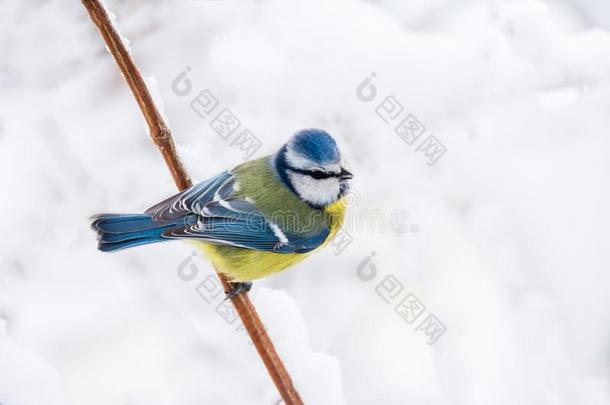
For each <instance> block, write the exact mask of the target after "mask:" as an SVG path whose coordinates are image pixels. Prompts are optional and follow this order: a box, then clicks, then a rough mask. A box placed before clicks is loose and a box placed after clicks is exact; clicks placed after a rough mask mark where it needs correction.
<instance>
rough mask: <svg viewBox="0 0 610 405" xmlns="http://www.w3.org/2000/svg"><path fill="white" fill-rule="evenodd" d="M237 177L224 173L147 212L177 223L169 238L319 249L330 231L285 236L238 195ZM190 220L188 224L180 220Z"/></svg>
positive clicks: (286, 250) (270, 248)
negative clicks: (236, 194) (188, 218)
mask: <svg viewBox="0 0 610 405" xmlns="http://www.w3.org/2000/svg"><path fill="white" fill-rule="evenodd" d="M236 187H238V186H236V182H235V178H234V177H233V176H232V174H231V172H229V171H227V172H223V173H221V174H219V175H217V176H215V177H213V178H211V179H209V180H206V181H204V182H201V183H199V184H196V185H194V186H192V187H190V188H188V189H186V190H184V191H183V192H181V193H179V194H177V195H175V196H173V197H170V198H168V199H167V200H165V201H162V202H160V203H159V204H157V205H155V206H153V207H151V208H149V209H148V210H146V212H145V213H146V214H148V215H150V216H151V217H152V220H153V221H155V222H157V223H160V224H164V223H175V224H178V225H179V226H177V227H175V228H174V227H172V228H170V229H168V230H166V231H164V232H163V236H164V237H167V238H181V239H182V238H186V239H194V240H200V241H202V242H208V243H214V244H219V245H227V246H234V247H240V248H245V249H254V250H265V251H272V252H278V253H306V252H309V251H311V250H313V249H315V248H317V247H318V246H320V245H321V244H322V243H324V241H325V240H326V238H327V237H328V234H329V232H330V230H329V229H328V228H324V229H323V230H321V231H320V232H317V233H315V234H307V235H295V234H287V233H285V232H284V231H283V230H282V229H281V227H280V226H278V225H277V224H274V223H272V222H271V221H270V220H269V219H268V218H266V217H265V215H263V213H261V212H260V211H259V210H258V209H257V208H256V207H255V206H254V204H253V203H251V202H250V201H248V200H247V199H244V198H239V197H236V196H235V192H236ZM185 217H191V220H189V221H181V219H183V218H185Z"/></svg>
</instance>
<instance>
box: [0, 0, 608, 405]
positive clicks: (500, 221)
mask: <svg viewBox="0 0 610 405" xmlns="http://www.w3.org/2000/svg"><path fill="white" fill-rule="evenodd" d="M107 6H108V7H109V8H110V9H111V10H112V11H113V12H114V13H115V14H116V15H117V24H118V25H119V27H120V29H121V31H122V33H123V35H124V36H125V37H126V38H128V39H129V42H130V46H131V49H132V51H133V55H134V57H135V59H136V61H137V63H138V65H139V66H140V68H141V70H142V72H143V74H144V75H145V76H146V77H147V81H148V83H149V84H150V85H151V86H152V87H153V88H154V91H155V93H156V95H157V97H158V99H159V100H162V102H163V110H164V113H165V115H166V116H167V118H168V121H169V123H170V125H171V128H172V130H173V132H174V136H175V138H176V142H177V143H178V145H179V149H180V153H181V156H182V157H183V159H184V161H185V163H186V165H187V167H188V169H189V172H190V173H191V175H192V176H193V177H194V178H195V179H197V180H201V179H204V178H206V177H207V176H210V175H212V174H215V173H217V172H219V171H221V170H223V169H225V168H228V167H231V166H233V165H235V164H237V163H240V162H241V161H242V159H243V154H244V153H243V152H242V151H241V150H239V148H238V147H237V146H238V145H235V144H233V145H232V138H229V139H228V140H224V139H222V138H221V137H219V136H218V135H217V134H216V133H215V132H214V131H213V130H212V128H211V127H210V122H211V120H212V119H213V118H214V117H213V116H209V117H200V116H199V115H197V113H195V112H194V111H193V109H191V107H190V105H189V103H190V101H191V100H192V99H193V98H194V97H195V96H197V94H199V92H200V91H201V90H204V89H208V90H209V91H210V92H211V94H213V95H214V97H216V98H217V99H218V101H219V102H220V106H222V107H223V108H228V109H230V110H231V111H232V112H233V113H234V114H235V116H237V117H238V118H239V120H240V121H241V123H242V127H241V128H248V129H250V130H251V131H252V133H253V134H255V136H256V137H257V138H258V139H260V141H261V144H262V146H261V147H260V149H259V150H258V151H257V152H256V156H262V155H263V154H268V153H273V152H274V151H275V150H276V149H277V148H279V147H280V145H281V144H282V143H283V142H284V141H285V140H286V139H287V137H288V136H290V135H291V134H292V133H293V132H294V131H296V130H297V129H300V128H304V127H321V128H325V129H326V130H328V131H329V132H331V133H332V134H333V135H334V136H335V137H336V138H337V140H338V141H339V143H340V145H341V146H342V148H343V150H344V154H345V156H346V158H347V159H348V161H349V163H350V164H351V168H352V170H353V171H354V173H355V175H356V178H355V184H354V187H355V192H354V193H353V195H352V196H351V198H352V199H351V203H350V205H351V212H352V213H353V214H352V215H355V216H356V217H358V216H359V218H361V217H362V216H364V217H367V218H370V216H371V215H373V214H371V213H375V215H377V214H378V213H380V212H381V213H382V215H383V221H382V222H383V223H385V224H387V223H388V222H391V218H393V217H392V213H395V212H399V213H402V214H401V218H402V220H404V219H405V218H406V222H405V221H402V222H401V224H402V225H404V226H403V227H402V228H401V231H402V232H398V231H397V230H396V226H385V227H382V226H378V225H376V226H375V227H374V228H375V229H367V227H366V226H355V227H354V226H352V227H351V228H349V229H347V231H348V232H349V235H350V236H351V237H352V239H353V241H352V242H351V243H350V244H349V245H347V246H343V248H344V250H342V251H339V250H340V249H338V248H337V247H336V246H335V247H332V246H331V247H328V248H327V249H326V250H324V251H321V252H319V253H318V254H317V255H314V256H313V257H311V258H310V259H308V260H307V261H305V262H303V263H302V264H300V265H298V266H297V267H295V268H293V269H291V270H289V271H287V272H285V273H282V274H279V275H277V276H274V277H272V278H269V279H266V280H263V281H260V282H258V283H255V286H254V288H253V292H252V297H253V300H254V301H255V303H256V305H257V307H258V309H259V311H260V313H261V317H262V319H263V320H264V322H265V324H266V325H267V329H268V331H269V333H270V335H271V337H272V338H273V339H274V341H275V342H276V345H277V348H278V350H279V352H280V354H281V355H282V356H283V358H284V360H285V362H286V364H287V367H288V369H289V371H290V372H291V374H292V375H293V378H294V380H295V383H296V385H297V388H298V389H299V391H300V393H301V395H302V397H303V399H304V400H305V403H307V404H333V405H334V404H343V403H345V404H464V405H466V404H468V405H472V404H481V405H483V404H485V405H487V404H511V405H512V404H552V405H555V404H557V405H559V404H587V405H601V404H606V405H607V404H609V403H610V378H609V375H610V370H609V369H610V294H609V286H610V273H609V272H608V270H609V267H610V257H609V251H610V249H609V246H608V240H609V238H608V234H607V232H608V231H607V229H608V228H609V227H610V215H609V214H608V209H607V207H609V206H610V192H609V190H608V185H609V180H610V160H609V159H608V153H609V151H610V148H609V147H610V137H609V135H610V32H609V30H610V3H609V2H608V1H607V0H585V1H564V2H555V1H533V0H532V1H476V0H472V1H461V2H456V1H448V0H434V1H425V0H418V1H410V2H403V1H399V0H380V1H355V0H352V1H348V0H337V1H332V2H330V1H326V2H324V1H322V0H310V1H285V0H264V1H236V0H235V1H181V2H169V1H168V2H163V3H162V2H145V1H109V0H108V1H107ZM187 67H188V68H189V69H190V70H188V71H186V70H185V69H186V68H187ZM181 72H186V73H188V74H187V76H186V77H183V79H186V80H188V81H189V83H190V86H191V87H190V89H191V92H190V93H189V94H187V95H180V94H177V93H176V91H174V90H172V82H174V80H176V78H177V77H178V75H180V74H181ZM373 72H374V73H375V77H374V78H373V80H372V82H371V83H369V84H370V85H371V86H374V88H375V89H376V91H377V93H376V99H375V100H373V101H370V102H365V101H362V100H361V99H360V98H358V97H357V93H356V89H357V87H358V86H359V85H360V84H361V83H362V82H363V80H365V79H366V78H367V77H369V75H370V74H371V73H373ZM185 83H186V82H184V81H182V82H181V85H185ZM367 88H368V89H369V90H370V89H371V88H370V87H367ZM183 89H184V88H183ZM386 96H394V99H395V100H397V101H398V102H400V104H401V105H402V107H403V108H404V111H403V112H402V114H401V115H400V117H399V118H398V119H397V121H394V122H392V123H389V124H386V123H385V122H384V121H383V120H382V119H381V118H380V117H379V116H378V115H377V114H376V112H375V110H376V108H377V106H378V105H379V104H380V103H381V102H382V101H383V100H384V98H385V97H386ZM219 108H220V107H219ZM407 114H412V115H413V116H415V117H416V118H417V119H418V120H419V121H420V122H421V123H422V124H423V125H424V126H425V127H426V132H425V134H424V135H422V138H420V140H419V141H417V142H416V143H414V144H413V145H408V144H407V143H405V142H404V141H403V140H402V139H401V138H400V137H399V136H398V135H396V133H395V132H394V128H395V126H396V124H397V122H398V121H400V120H401V119H402V118H403V117H405V116H406V115H407ZM428 135H434V136H435V137H436V138H437V139H438V140H439V141H440V142H442V144H443V145H444V146H445V147H446V153H445V154H444V155H442V157H441V158H440V159H439V160H438V161H437V162H436V163H435V164H434V165H429V164H428V158H427V156H426V155H425V153H424V151H422V150H419V151H418V150H417V146H418V145H419V144H420V142H421V140H423V139H424V138H425V137H427V136H428ZM0 184H1V185H2V192H1V197H0V209H1V211H2V213H3V215H2V221H1V222H0V230H1V235H2V237H0V403H1V404H2V405H39V404H43V403H44V404H46V405H57V404H78V405H81V404H82V405H94V404H100V405H101V404H104V405H108V404H121V405H157V404H168V405H174V404H178V405H190V404H193V405H194V404H198V405H200V404H224V403H226V404H268V405H274V404H276V403H278V399H279V396H278V394H277V392H276V390H275V388H274V387H273V385H272V383H271V381H270V378H269V377H268V375H267V374H266V372H265V371H264V369H263V366H262V364H261V362H260V361H259V358H258V356H257V355H256V353H255V350H254V348H253V347H252V346H251V344H250V343H249V341H248V339H247V337H246V336H245V334H244V333H243V332H242V331H239V330H237V331H236V329H238V322H239V321H234V320H233V319H225V318H223V316H222V315H221V313H224V312H222V311H220V310H219V311H217V310H216V306H217V304H218V302H219V301H218V300H216V301H214V300H210V301H211V302H210V303H208V302H206V300H205V299H204V297H203V296H202V295H201V294H200V293H201V289H199V290H198V286H199V285H200V283H201V282H203V281H204V280H206V277H209V276H210V275H211V274H212V269H211V267H210V266H209V265H208V264H207V263H205V262H204V261H202V260H201V259H200V258H197V257H193V256H192V252H193V250H192V248H191V247H190V246H188V245H185V244H181V243H177V242H176V243H167V244H162V245H152V246H146V247H142V248H138V249H134V250H129V251H124V252H121V253H117V254H102V253H100V252H98V251H96V249H95V237H94V235H93V233H92V232H91V231H90V230H89V227H88V217H89V216H90V215H92V214H95V213H98V212H139V211H142V210H144V209H146V208H147V207H148V206H150V205H152V204H153V203H155V202H157V201H159V200H161V199H163V198H165V197H167V196H169V195H171V194H173V193H174V192H175V186H174V184H173V182H172V180H171V178H170V176H169V174H168V171H167V169H166V167H165V165H164V163H163V161H162V159H161V157H160V155H159V153H158V151H157V149H156V148H155V147H154V145H153V144H152V143H151V142H150V140H149V138H148V136H147V133H146V127H145V124H144V121H143V119H142V117H141V114H140V112H139V110H138V107H137V105H136V103H135V101H134V100H133V97H132V96H131V94H130V92H129V90H128V88H127V86H126V84H125V83H124V81H123V78H122V77H121V75H120V74H119V73H118V70H117V68H116V66H115V62H114V61H113V59H112V58H111V57H110V55H109V54H108V53H107V52H106V51H105V49H104V46H103V43H102V41H101V38H100V36H99V34H98V32H97V31H96V30H95V28H94V26H93V25H92V23H91V21H90V20H89V17H88V15H87V14H86V12H85V11H84V9H83V7H82V6H81V4H80V3H79V2H76V1H74V2H66V1H64V2H60V1H41V0H36V1H34V0H28V1H17V0H2V1H1V2H0ZM604 207H606V208H604ZM406 213H408V217H406ZM384 221H385V222H384ZM390 225H392V224H390ZM394 225H396V224H395V223H394ZM405 231H406V232H405ZM371 252H375V253H374V256H373V254H372V253H371ZM363 272H368V273H367V274H369V275H370V274H373V276H374V277H373V279H372V280H369V281H366V277H362V274H363ZM187 273H188V275H189V276H190V278H187V277H185V274H187ZM180 275H182V277H180ZM390 275H392V276H393V278H386V277H387V276H390ZM384 280H385V281H384ZM389 281H393V282H394V283H395V284H394V285H396V286H398V284H397V283H400V285H401V286H402V290H401V291H399V292H400V294H397V295H396V296H395V297H394V299H393V300H392V299H389V301H390V302H386V301H385V300H384V299H383V298H382V297H381V295H383V287H387V286H388V285H389V284H388V282H389ZM380 283H381V287H379V285H380ZM396 288H399V287H396ZM397 291H398V290H397V289H395V290H393V294H394V293H396V292H397ZM408 293H411V294H413V296H415V297H417V298H418V299H419V300H420V301H421V303H423V305H425V311H424V312H423V313H422V314H421V316H420V317H419V318H417V319H416V320H415V321H413V322H412V323H408V322H406V321H405V320H404V319H402V318H401V317H400V316H399V315H398V314H397V313H396V312H395V308H396V305H399V303H400V301H401V300H402V299H403V298H404V297H405V296H407V294H408ZM385 296H386V298H387V294H386V295H385ZM219 312H220V313H219ZM429 315H433V316H435V317H436V318H435V319H438V320H439V321H440V322H442V324H443V325H444V326H445V327H446V331H445V333H443V334H442V335H441V336H440V337H438V336H437V337H438V340H436V341H435V342H434V343H433V344H429V342H430V336H427V335H426V333H425V332H426V331H425V330H421V328H419V330H417V329H418V325H420V323H421V321H423V320H424V319H425V318H426V317H427V316H429Z"/></svg>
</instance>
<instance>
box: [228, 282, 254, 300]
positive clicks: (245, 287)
mask: <svg viewBox="0 0 610 405" xmlns="http://www.w3.org/2000/svg"><path fill="white" fill-rule="evenodd" d="M251 288H252V282H250V281H244V282H235V283H231V290H230V291H229V292H227V295H226V297H225V301H226V300H230V299H232V298H234V297H236V296H238V295H239V294H241V293H242V292H248V291H250V289H251Z"/></svg>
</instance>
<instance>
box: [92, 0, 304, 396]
mask: <svg viewBox="0 0 610 405" xmlns="http://www.w3.org/2000/svg"><path fill="white" fill-rule="evenodd" d="M82 3H83V5H84V6H85V8H86V9H87V11H88V12H89V16H90V17H91V20H92V21H93V22H94V23H95V25H96V26H97V28H98V29H99V31H100V34H101V35H102V37H103V38H104V42H106V45H107V47H108V49H109V50H110V52H111V53H112V56H113V57H114V60H115V61H116V63H117V64H118V65H119V68H120V69H121V72H122V73H123V76H124V77H125V80H126V81H127V84H128V85H129V88H130V89H131V92H132V93H133V95H134V97H135V98H136V101H137V102H138V105H139V106H140V110H142V114H143V115H144V118H145V119H146V123H147V124H148V127H149V129H150V136H151V138H152V140H153V142H154V143H155V144H156V145H157V147H158V148H159V150H160V151H161V154H162V155H163V158H164V159H165V163H167V167H168V168H169V170H170V172H171V174H172V177H173V179H174V182H175V183H176V186H177V187H178V189H179V190H181V191H182V190H184V189H186V188H188V187H190V186H191V185H192V183H191V180H190V178H189V176H188V174H187V173H186V170H185V169H184V166H183V165H182V162H180V159H179V158H178V155H177V154H176V146H175V144H174V140H173V138H172V134H171V132H170V130H169V128H168V126H167V125H166V124H165V122H164V121H163V118H162V117H161V114H160V113H159V111H158V110H157V107H156V105H155V103H154V100H153V99H152V97H151V95H150V92H149V91H148V88H147V87H146V83H144V79H142V75H141V73H140V71H139V70H138V68H137V66H136V64H135V63H134V61H133V59H132V57H131V55H130V54H129V52H128V51H127V49H126V48H125V45H124V44H123V41H122V40H121V37H120V35H119V33H118V32H117V31H116V29H115V28H114V26H113V25H112V23H111V21H110V19H109V18H108V14H107V13H106V10H105V9H104V7H103V6H102V4H101V3H100V1H99V0H82ZM218 277H219V278H220V281H221V282H222V285H223V287H224V289H225V291H229V290H230V288H231V285H230V282H229V281H228V280H227V278H226V277H225V276H223V275H222V274H220V273H218ZM232 301H233V305H234V306H235V309H236V311H237V313H238V314H239V317H240V318H241V320H242V322H243V324H244V327H245V329H246V331H247V332H248V334H249V335H250V339H252V342H253V343H254V346H255V347H256V350H257V351H258V354H259V355H260V357H261V359H262V360H263V363H264V364H265V367H267V371H268V372H269V375H270V376H271V379H272V380H273V383H274V384H275V386H276V387H277V389H278V391H279V393H280V395H281V396H282V399H283V400H284V402H285V403H286V404H287V405H292V404H302V403H303V401H302V400H301V398H300V396H299V393H298V392H297V390H296V389H295V388H294V385H293V384H292V379H291V378H290V375H289V374H288V371H287V370H286V367H284V363H282V360H281V359H280V356H279V355H278V354H277V352H276V351H275V347H274V346H273V343H272V342H271V339H270V338H269V335H268V334H267V332H266V331H265V328H264V327H263V323H262V322H261V320H260V318H259V316H258V314H257V312H256V309H255V308H254V305H253V304H252V301H250V298H249V297H248V294H247V293H245V292H244V293H241V294H239V295H237V296H235V297H234V298H233V299H232Z"/></svg>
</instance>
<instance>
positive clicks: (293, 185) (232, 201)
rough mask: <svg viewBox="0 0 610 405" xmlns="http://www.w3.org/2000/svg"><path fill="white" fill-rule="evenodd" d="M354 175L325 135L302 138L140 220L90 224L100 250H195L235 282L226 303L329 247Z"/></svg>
mask: <svg viewBox="0 0 610 405" xmlns="http://www.w3.org/2000/svg"><path fill="white" fill-rule="evenodd" d="M352 178H353V174H352V173H351V172H350V171H349V170H348V169H347V168H346V163H345V161H344V159H343V156H342V154H341V151H340V150H339V147H338V145H337V143H336V141H335V140H334V139H333V137H332V136H331V135H330V134H329V133H328V132H326V131H324V130H322V129H317V128H309V129H303V130H300V131H297V132H296V133H295V134H294V135H292V136H291V137H290V138H289V139H288V141H287V142H286V143H284V145H282V146H281V148H280V149H279V150H278V151H277V152H276V153H274V154H271V155H268V156H264V157H261V158H258V159H254V160H250V161H247V162H244V163H241V164H239V165H237V166H235V167H233V168H232V169H230V170H226V171H224V172H222V173H220V174H218V175H216V176H214V177H212V178H209V179H207V180H204V181H202V182H200V183H197V184H195V185H193V186H191V187H189V188H187V189H186V190H184V191H182V192H180V193H178V194H176V195H174V196H172V197H169V198H168V199H166V200H164V201H161V202H160V203H158V204H155V205H153V206H152V207H150V208H149V209H147V210H146V211H144V213H142V214H98V215H95V216H93V217H91V221H92V222H91V227H92V228H93V230H94V231H96V232H97V237H98V249H99V250H101V251H103V252H114V251H118V250H122V249H126V248H131V247H134V246H139V245H145V244H150V243H158V242H165V241H171V240H176V239H179V240H184V241H187V242H190V243H193V244H195V245H196V246H197V247H198V248H200V249H201V250H202V251H203V252H204V254H205V256H206V257H207V258H208V259H209V261H211V262H212V264H213V266H214V267H215V268H216V270H217V271H218V272H220V273H222V274H223V275H225V276H226V277H227V278H228V280H229V281H230V282H231V286H232V287H231V290H230V291H229V292H227V297H228V298H232V297H234V296H235V295H237V294H239V293H241V292H242V291H249V290H250V289H251V287H252V281H253V280H256V279H260V278H263V277H267V276H270V275H272V274H275V273H278V272H280V271H283V270H285V269H287V268H288V267H291V266H293V265H295V264H297V263H299V262H301V261H302V260H304V259H305V258H306V257H308V256H309V255H310V254H312V253H313V252H315V251H317V250H318V249H320V248H322V247H323V246H325V245H327V244H328V243H329V242H330V241H331V240H332V239H333V238H334V237H335V235H336V234H337V232H338V231H339V229H340V228H341V226H342V225H343V221H344V217H345V212H346V195H347V194H348V193H349V191H350V187H351V180H352Z"/></svg>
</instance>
